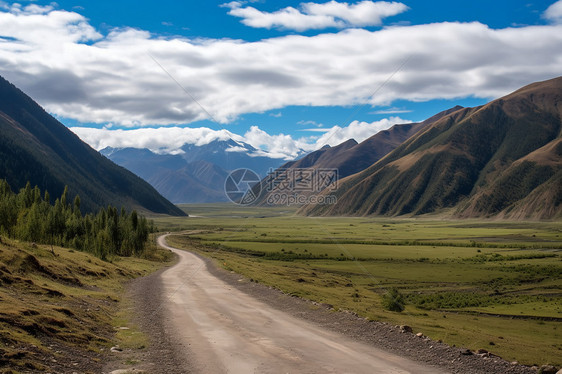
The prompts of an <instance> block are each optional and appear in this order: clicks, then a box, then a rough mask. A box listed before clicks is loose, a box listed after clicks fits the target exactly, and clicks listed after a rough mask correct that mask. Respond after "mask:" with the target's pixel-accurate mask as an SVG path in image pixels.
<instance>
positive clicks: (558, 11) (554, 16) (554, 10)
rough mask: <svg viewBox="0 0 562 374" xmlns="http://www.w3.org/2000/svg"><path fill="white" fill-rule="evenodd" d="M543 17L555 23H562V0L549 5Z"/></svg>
mask: <svg viewBox="0 0 562 374" xmlns="http://www.w3.org/2000/svg"><path fill="white" fill-rule="evenodd" d="M543 17H544V18H545V19H547V20H549V21H551V22H553V23H558V24H560V23H562V0H558V1H557V2H555V3H554V4H552V5H551V6H549V7H548V8H547V9H546V10H545V12H544V13H543Z"/></svg>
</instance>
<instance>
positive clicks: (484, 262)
mask: <svg viewBox="0 0 562 374" xmlns="http://www.w3.org/2000/svg"><path fill="white" fill-rule="evenodd" d="M189 211H190V212H191V213H193V214H194V215H197V216H203V217H200V218H193V219H187V220H186V219H175V218H162V219H156V223H157V224H158V225H159V226H161V227H169V228H176V229H179V228H181V229H186V230H193V231H197V232H198V233H197V234H195V235H191V236H185V235H173V236H171V237H169V239H168V241H169V242H170V244H172V245H175V246H177V247H182V248H188V249H190V250H193V251H197V252H198V253H200V254H202V255H205V256H209V257H212V258H214V259H216V261H217V263H218V264H219V266H222V267H224V268H225V269H228V270H230V271H235V272H238V273H240V274H243V275H245V276H246V277H248V278H249V279H252V280H254V281H256V282H259V283H263V284H266V285H269V286H272V287H276V288H278V289H280V290H282V291H284V292H286V293H289V294H292V295H295V296H299V297H302V298H305V299H310V300H314V301H316V302H319V303H324V304H329V305H333V306H334V309H336V310H350V311H354V312H356V313H358V314H359V315H361V316H363V317H366V318H369V319H372V320H379V321H387V322H389V323H393V324H396V325H409V326H412V327H413V328H414V330H415V331H417V332H422V333H423V334H424V335H427V336H429V337H431V338H433V339H435V340H438V339H441V340H443V341H444V342H446V343H448V344H451V345H457V346H463V347H467V348H471V349H473V350H476V349H479V348H484V349H486V350H488V351H490V352H492V353H494V354H497V355H500V356H501V357H503V358H505V359H507V360H517V361H519V362H521V363H524V364H529V365H532V364H545V363H551V364H556V365H561V364H562V362H561V361H560V357H562V344H560V341H562V329H561V328H562V325H561V322H562V293H561V291H560V290H561V289H562V222H505V221H477V220H467V221H429V220H421V219H417V220H416V219H380V218H319V219H316V218H304V217H297V216H294V215H293V214H292V213H293V211H291V210H290V209H287V208H285V209H284V210H282V209H281V208H279V207H278V208H274V209H272V210H269V211H268V210H267V209H265V208H258V209H256V210H255V211H252V210H250V209H248V208H247V207H240V208H237V207H235V206H232V205H222V211H221V206H220V205H212V206H208V205H202V206H197V205H190V206H189ZM206 212H208V214H207V215H206ZM400 310H402V311H401V312H400Z"/></svg>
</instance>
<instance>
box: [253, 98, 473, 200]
mask: <svg viewBox="0 0 562 374" xmlns="http://www.w3.org/2000/svg"><path fill="white" fill-rule="evenodd" d="M459 109H462V107H461V106H456V107H454V108H451V109H448V110H445V111H443V112H440V113H438V114H436V115H434V116H432V117H431V118H428V119H427V120H425V121H423V122H419V123H408V124H400V125H394V126H393V127H391V128H390V129H388V130H384V131H380V132H378V133H376V134H375V135H373V136H371V137H370V138H368V139H366V140H364V141H363V142H361V143H357V141H355V140H354V139H350V140H348V141H346V142H343V143H341V144H339V145H337V146H335V147H329V146H325V147H323V148H321V149H319V150H317V151H314V152H311V153H309V154H308V155H306V156H304V157H302V158H301V159H299V160H295V161H289V162H287V163H285V164H283V165H282V166H281V167H280V168H279V169H278V170H277V171H276V172H275V174H274V175H271V176H270V177H268V178H264V179H263V180H262V182H261V186H260V187H259V189H261V194H260V196H259V199H258V201H257V204H260V205H275V204H274V202H276V201H279V200H277V199H275V198H271V197H272V196H273V195H275V194H278V193H279V192H282V191H281V190H280V188H279V187H278V186H286V184H287V183H289V185H291V186H295V185H298V183H299V180H298V179H299V178H300V175H299V173H298V172H297V171H299V170H302V169H308V170H321V169H324V170H327V169H332V170H337V177H338V178H345V177H347V176H349V175H352V174H355V173H357V172H360V171H362V170H364V169H366V168H367V167H369V166H371V165H372V164H374V163H375V162H377V161H378V160H380V159H381V158H383V157H384V156H385V155H386V154H388V153H389V152H391V151H392V150H394V149H395V148H396V147H398V146H399V145H400V144H402V143H403V142H404V141H405V140H407V139H408V138H410V137H411V136H412V135H414V134H416V133H417V132H418V131H420V130H421V129H423V128H425V127H427V126H429V125H430V124H432V123H434V122H436V121H437V120H439V119H441V118H442V117H444V116H446V115H448V114H450V113H452V112H455V111H457V110H459ZM315 187H316V186H315ZM324 187H326V186H324ZM257 188H258V187H256V191H257ZM316 192H317V191H315V188H314V189H313V190H312V191H308V192H307V191H299V194H300V195H310V194H313V193H316Z"/></svg>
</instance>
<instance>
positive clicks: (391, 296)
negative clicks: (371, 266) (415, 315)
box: [382, 288, 405, 312]
mask: <svg viewBox="0 0 562 374" xmlns="http://www.w3.org/2000/svg"><path fill="white" fill-rule="evenodd" d="M404 305H405V301H404V295H402V294H401V293H400V291H398V290H397V289H396V288H391V289H389V290H388V291H387V292H386V293H385V294H384V295H383V297H382V306H383V308H384V309H386V310H390V311H391V312H402V311H403V310H404Z"/></svg>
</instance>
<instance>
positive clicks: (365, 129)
mask: <svg viewBox="0 0 562 374" xmlns="http://www.w3.org/2000/svg"><path fill="white" fill-rule="evenodd" d="M410 122H412V121H408V120H405V119H402V118H400V117H390V118H385V119H382V120H380V121H375V122H371V123H369V122H360V121H353V122H351V123H350V124H349V126H346V127H340V126H334V127H332V128H331V129H329V130H328V131H327V132H326V133H325V134H323V135H322V136H321V137H320V138H318V140H317V141H316V147H317V149H318V148H321V147H322V146H324V145H326V144H328V145H330V146H336V145H338V144H341V143H343V142H345V141H346V140H349V139H355V140H356V141H357V142H358V143H361V142H362V141H363V140H365V139H367V138H370V137H371V136H373V135H374V134H376V133H378V132H379V131H383V130H386V129H389V128H391V127H392V126H394V125H395V124H400V123H410Z"/></svg>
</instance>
